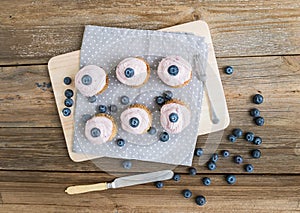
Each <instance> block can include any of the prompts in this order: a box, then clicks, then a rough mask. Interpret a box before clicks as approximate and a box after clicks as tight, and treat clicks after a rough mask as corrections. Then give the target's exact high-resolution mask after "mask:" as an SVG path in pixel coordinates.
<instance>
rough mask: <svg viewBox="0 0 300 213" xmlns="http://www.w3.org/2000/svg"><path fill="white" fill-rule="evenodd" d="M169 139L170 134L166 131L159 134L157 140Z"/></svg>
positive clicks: (164, 140)
mask: <svg viewBox="0 0 300 213" xmlns="http://www.w3.org/2000/svg"><path fill="white" fill-rule="evenodd" d="M169 139H170V136H169V134H168V133H167V132H162V133H161V134H160V136H159V140H160V141H162V142H166V141H168V140H169Z"/></svg>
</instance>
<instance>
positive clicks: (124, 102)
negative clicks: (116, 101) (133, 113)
mask: <svg viewBox="0 0 300 213" xmlns="http://www.w3.org/2000/svg"><path fill="white" fill-rule="evenodd" d="M121 104H123V105H127V104H129V98H128V96H126V95H124V96H122V97H121Z"/></svg>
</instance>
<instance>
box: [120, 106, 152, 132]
mask: <svg viewBox="0 0 300 213" xmlns="http://www.w3.org/2000/svg"><path fill="white" fill-rule="evenodd" d="M120 118H121V126H122V129H124V130H125V131H127V132H129V133H132V134H143V133H146V132H147V130H148V129H149V128H150V127H151V124H152V115H151V111H150V110H149V109H148V108H147V107H146V106H144V105H142V104H134V105H131V106H130V107H129V108H128V109H126V110H124V111H123V112H122V114H121V117H120Z"/></svg>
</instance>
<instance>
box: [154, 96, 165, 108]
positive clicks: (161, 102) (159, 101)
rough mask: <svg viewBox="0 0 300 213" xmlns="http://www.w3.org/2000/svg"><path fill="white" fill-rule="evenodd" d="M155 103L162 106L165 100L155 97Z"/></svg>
mask: <svg viewBox="0 0 300 213" xmlns="http://www.w3.org/2000/svg"><path fill="white" fill-rule="evenodd" d="M155 101H156V103H157V104H158V105H160V106H161V105H164V103H165V99H164V97H162V96H157V97H156V99H155Z"/></svg>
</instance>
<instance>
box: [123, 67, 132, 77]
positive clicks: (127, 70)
mask: <svg viewBox="0 0 300 213" xmlns="http://www.w3.org/2000/svg"><path fill="white" fill-rule="evenodd" d="M124 74H125V76H126V78H131V77H132V76H134V70H133V69H132V68H130V67H128V68H126V70H125V71H124Z"/></svg>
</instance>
